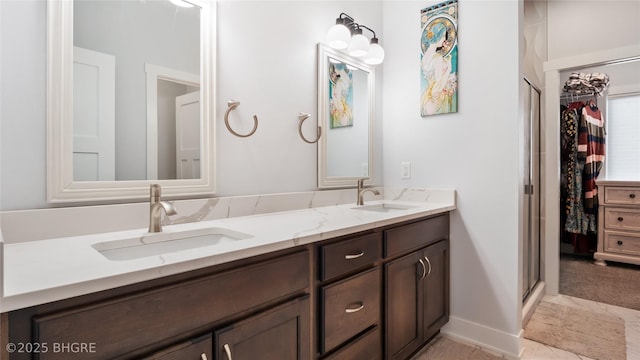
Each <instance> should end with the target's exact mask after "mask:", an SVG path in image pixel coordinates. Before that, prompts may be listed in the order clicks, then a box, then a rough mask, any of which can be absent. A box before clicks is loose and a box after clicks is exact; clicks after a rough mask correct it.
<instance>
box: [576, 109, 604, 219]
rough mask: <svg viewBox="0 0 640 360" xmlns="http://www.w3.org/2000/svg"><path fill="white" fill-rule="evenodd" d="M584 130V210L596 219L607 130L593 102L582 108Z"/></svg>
mask: <svg viewBox="0 0 640 360" xmlns="http://www.w3.org/2000/svg"><path fill="white" fill-rule="evenodd" d="M581 121H582V123H581V126H580V127H581V129H582V127H583V126H584V127H586V129H582V131H581V133H580V135H579V143H578V153H579V154H578V156H582V157H584V158H585V167H584V178H583V184H584V185H583V187H584V209H585V212H586V213H587V214H590V215H592V216H593V217H594V218H595V216H596V215H597V213H598V187H597V186H596V179H597V178H598V175H599V174H600V170H601V169H602V165H603V162H604V157H605V130H604V121H603V119H602V113H601V112H600V109H598V107H597V106H596V105H595V102H594V101H593V100H591V101H590V103H589V105H587V106H584V107H583V108H582V120H581Z"/></svg>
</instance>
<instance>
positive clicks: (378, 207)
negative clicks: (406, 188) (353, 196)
mask: <svg viewBox="0 0 640 360" xmlns="http://www.w3.org/2000/svg"><path fill="white" fill-rule="evenodd" d="M413 208H415V206H409V205H399V204H374V205H363V206H357V207H354V208H352V209H354V210H366V211H377V212H391V211H403V210H409V209H413Z"/></svg>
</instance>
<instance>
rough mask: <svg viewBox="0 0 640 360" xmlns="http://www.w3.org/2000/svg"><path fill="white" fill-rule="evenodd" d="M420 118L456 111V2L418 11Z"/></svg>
mask: <svg viewBox="0 0 640 360" xmlns="http://www.w3.org/2000/svg"><path fill="white" fill-rule="evenodd" d="M420 23H421V29H422V34H421V38H420V72H421V79H420V91H421V97H420V115H421V116H427V115H435V114H446V113H452V112H457V111H458V1H457V0H453V1H445V2H443V3H440V4H436V5H433V6H430V7H428V8H424V9H422V10H420Z"/></svg>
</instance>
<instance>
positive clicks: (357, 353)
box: [325, 326, 382, 360]
mask: <svg viewBox="0 0 640 360" xmlns="http://www.w3.org/2000/svg"><path fill="white" fill-rule="evenodd" d="M381 345H382V339H381V338H380V327H379V326H376V327H375V328H373V329H371V330H369V331H367V332H366V333H364V335H361V336H360V337H358V338H357V339H356V340H354V341H353V342H352V343H350V344H349V345H347V346H346V347H345V348H344V349H340V350H339V351H337V352H335V353H333V354H332V355H331V356H328V357H326V358H325V360H354V359H366V360H381V359H382V346H381Z"/></svg>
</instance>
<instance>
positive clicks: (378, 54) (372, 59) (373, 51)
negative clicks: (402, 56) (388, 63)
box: [364, 43, 384, 65]
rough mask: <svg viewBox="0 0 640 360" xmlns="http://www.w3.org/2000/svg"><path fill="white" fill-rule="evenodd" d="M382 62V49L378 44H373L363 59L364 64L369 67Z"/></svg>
mask: <svg viewBox="0 0 640 360" xmlns="http://www.w3.org/2000/svg"><path fill="white" fill-rule="evenodd" d="M383 60H384V49H383V48H382V46H380V45H378V43H373V44H371V46H370V47H369V52H368V53H367V55H366V56H365V57H364V62H365V63H366V64H369V65H378V64H382V61H383Z"/></svg>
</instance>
